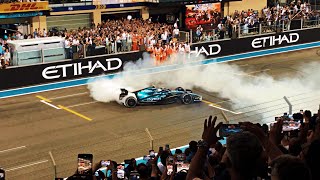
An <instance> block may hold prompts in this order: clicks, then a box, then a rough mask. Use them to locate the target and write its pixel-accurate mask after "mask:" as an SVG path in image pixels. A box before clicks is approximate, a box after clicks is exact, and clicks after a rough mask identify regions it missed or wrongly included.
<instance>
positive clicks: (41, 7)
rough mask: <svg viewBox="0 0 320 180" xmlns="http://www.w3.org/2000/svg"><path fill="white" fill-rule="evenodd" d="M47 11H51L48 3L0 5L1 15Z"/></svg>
mask: <svg viewBox="0 0 320 180" xmlns="http://www.w3.org/2000/svg"><path fill="white" fill-rule="evenodd" d="M46 10H49V3H48V1H41V2H19V3H4V4H0V13H20V12H30V11H46Z"/></svg>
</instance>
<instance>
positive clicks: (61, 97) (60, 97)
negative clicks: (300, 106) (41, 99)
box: [49, 92, 89, 99]
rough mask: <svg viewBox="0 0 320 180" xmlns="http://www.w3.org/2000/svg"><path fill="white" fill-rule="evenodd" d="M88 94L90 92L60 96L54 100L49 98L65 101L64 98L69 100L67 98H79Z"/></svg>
mask: <svg viewBox="0 0 320 180" xmlns="http://www.w3.org/2000/svg"><path fill="white" fill-rule="evenodd" d="M88 93H89V92H83V93H77V94H70V95H66V96H59V97H54V98H49V99H63V98H67V97H73V96H79V95H82V94H88Z"/></svg>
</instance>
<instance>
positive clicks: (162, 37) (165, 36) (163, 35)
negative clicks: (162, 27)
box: [161, 33, 167, 41]
mask: <svg viewBox="0 0 320 180" xmlns="http://www.w3.org/2000/svg"><path fill="white" fill-rule="evenodd" d="M161 39H162V40H164V41H166V40H167V35H166V34H165V33H163V34H161Z"/></svg>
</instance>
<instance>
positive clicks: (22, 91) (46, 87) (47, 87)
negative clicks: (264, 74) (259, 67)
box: [0, 41, 320, 99]
mask: <svg viewBox="0 0 320 180" xmlns="http://www.w3.org/2000/svg"><path fill="white" fill-rule="evenodd" d="M319 46H320V41H318V42H312V43H305V44H298V45H292V46H286V47H279V48H275V49H266V50H260V51H254V52H248V53H243V54H236V55H229V56H223V57H217V58H211V59H206V60H202V61H194V62H190V63H188V65H193V66H202V65H210V64H213V63H223V62H228V61H235V60H241V59H248V58H254V57H261V56H266V55H273V54H278V53H285V52H290V51H298V50H303V49H309V48H315V47H319ZM183 67H185V66H184V65H169V66H159V67H155V68H150V69H142V70H138V71H132V72H130V73H132V74H133V75H145V74H152V73H160V72H166V71H175V70H178V69H181V68H183ZM119 74H122V73H113V74H108V75H102V76H96V77H88V78H81V79H75V80H67V81H63V82H55V83H49V84H41V85H36V86H31V87H24V88H17V89H10V90H3V91H0V99H3V98H8V97H14V96H21V95H26V94H32V93H38V92H44V91H51V90H57V89H64V88H70V87H76V86H82V85H85V84H87V83H88V81H90V80H92V79H95V78H113V77H116V76H118V75H119Z"/></svg>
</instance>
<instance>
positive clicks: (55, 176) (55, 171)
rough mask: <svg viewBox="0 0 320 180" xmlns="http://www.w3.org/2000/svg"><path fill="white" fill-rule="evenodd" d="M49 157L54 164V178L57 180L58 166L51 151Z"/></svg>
mask: <svg viewBox="0 0 320 180" xmlns="http://www.w3.org/2000/svg"><path fill="white" fill-rule="evenodd" d="M49 155H50V158H51V161H52V164H53V171H54V178H57V165H56V161H55V160H54V158H53V155H52V153H51V151H49Z"/></svg>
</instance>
